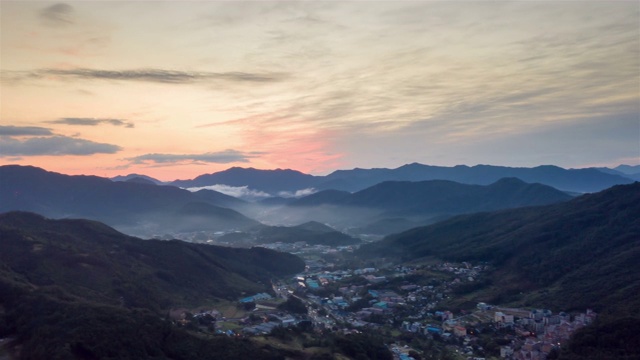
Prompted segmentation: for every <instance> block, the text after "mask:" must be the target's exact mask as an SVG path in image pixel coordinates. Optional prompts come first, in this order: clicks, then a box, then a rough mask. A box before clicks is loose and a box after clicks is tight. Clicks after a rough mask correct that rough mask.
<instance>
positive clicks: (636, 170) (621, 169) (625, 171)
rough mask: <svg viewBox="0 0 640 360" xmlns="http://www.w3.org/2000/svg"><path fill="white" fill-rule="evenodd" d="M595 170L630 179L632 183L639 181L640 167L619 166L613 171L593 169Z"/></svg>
mask: <svg viewBox="0 0 640 360" xmlns="http://www.w3.org/2000/svg"><path fill="white" fill-rule="evenodd" d="M595 169H597V170H599V171H602V172H604V173H607V174H612V175H618V176H622V177H626V178H629V179H632V180H634V181H640V165H636V166H629V165H619V166H616V167H615V168H613V169H610V168H606V167H605V168H595Z"/></svg>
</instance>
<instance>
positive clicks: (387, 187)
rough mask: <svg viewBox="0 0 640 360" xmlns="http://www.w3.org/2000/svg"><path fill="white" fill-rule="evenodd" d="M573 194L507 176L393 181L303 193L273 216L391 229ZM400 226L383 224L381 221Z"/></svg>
mask: <svg viewBox="0 0 640 360" xmlns="http://www.w3.org/2000/svg"><path fill="white" fill-rule="evenodd" d="M569 199H571V196H569V195H568V194H566V193H564V192H562V191H559V190H556V189H554V188H552V187H550V186H546V185H541V184H527V183H525V182H523V181H521V180H519V179H515V178H508V179H501V180H499V181H496V182H495V183H493V184H490V185H486V186H483V185H468V184H460V183H457V182H453V181H446V180H429V181H418V182H410V181H387V182H383V183H380V184H377V185H374V186H372V187H369V188H367V189H364V190H361V191H358V192H355V193H349V192H346V191H339V190H325V191H320V192H317V193H315V194H312V195H309V196H305V197H302V198H300V199H297V200H295V201H292V202H290V203H288V204H287V205H285V206H282V207H279V208H276V209H274V210H272V211H271V212H270V213H269V218H268V219H270V220H272V221H273V220H274V219H286V221H289V222H291V223H300V222H304V221H309V220H316V221H320V222H323V223H328V224H331V225H333V226H335V227H336V228H339V229H346V228H357V229H359V230H357V231H361V232H364V233H371V234H383V235H384V234H389V233H391V232H394V231H400V230H406V229H408V228H411V227H416V226H419V225H423V224H427V223H431V222H434V221H436V220H441V219H443V218H444V217H448V216H452V215H456V214H463V213H472V212H479V211H491V210H498V209H506V208H516V207H522V206H536V205H546V204H551V203H555V202H561V201H567V200H569ZM392 219H401V220H400V221H395V224H394V225H395V226H392V227H388V228H387V227H382V226H377V224H378V225H379V224H380V222H383V223H387V224H388V223H389V221H390V220H392Z"/></svg>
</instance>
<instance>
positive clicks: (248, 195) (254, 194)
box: [187, 184, 271, 201]
mask: <svg viewBox="0 0 640 360" xmlns="http://www.w3.org/2000/svg"><path fill="white" fill-rule="evenodd" d="M187 190H189V191H193V192H195V191H199V190H214V191H217V192H221V193H223V194H225V195H229V196H233V197H236V198H239V199H244V200H249V201H255V200H261V199H265V198H269V197H271V195H269V194H267V193H266V192H264V191H260V190H254V189H249V187H248V186H229V185H223V184H216V185H209V186H202V187H193V188H187Z"/></svg>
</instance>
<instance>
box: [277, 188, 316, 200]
mask: <svg viewBox="0 0 640 360" xmlns="http://www.w3.org/2000/svg"><path fill="white" fill-rule="evenodd" d="M316 192H318V190H316V189H314V188H306V189H302V190H297V191H280V192H279V193H278V196H280V197H283V198H301V197H303V196H309V195H311V194H315V193H316Z"/></svg>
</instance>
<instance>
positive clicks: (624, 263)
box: [358, 183, 640, 315]
mask: <svg viewBox="0 0 640 360" xmlns="http://www.w3.org/2000/svg"><path fill="white" fill-rule="evenodd" d="M358 254H359V255H360V256H362V257H364V258H368V257H371V256H374V257H388V258H396V259H401V260H403V261H416V260H418V259H425V258H429V257H436V258H439V259H443V260H448V261H472V262H476V263H477V262H487V263H488V264H491V266H492V267H493V268H494V269H495V271H494V272H493V273H492V275H491V279H490V281H489V283H488V284H485V285H486V286H484V287H483V288H482V289H481V291H479V290H478V289H477V288H475V289H473V290H474V291H476V292H475V293H473V294H471V295H470V297H469V299H473V300H475V301H486V302H489V303H502V304H505V303H510V302H511V303H514V304H518V305H524V306H527V304H538V306H548V307H549V308H555V309H566V310H577V309H585V308H594V309H596V311H607V312H613V313H616V314H618V315H620V314H627V315H628V314H637V313H638V312H639V311H640V298H638V296H637V294H638V293H640V273H638V271H636V267H637V259H638V258H639V257H640V183H634V184H631V185H619V186H614V187H612V188H610V189H607V190H605V191H602V192H599V193H596V194H587V195H582V196H579V197H577V198H575V199H573V200H571V201H568V202H562V203H557V204H552V205H547V206H540V207H529V208H521V209H513V210H508V211H497V212H487V213H479V214H471V215H461V216H457V217H454V218H452V219H449V220H446V221H442V222H439V223H437V224H434V225H430V226H427V227H420V228H415V229H412V230H409V231H407V232H404V233H400V234H396V235H391V236H389V237H387V238H385V239H384V240H382V241H380V242H377V243H373V244H370V245H365V246H363V247H361V248H360V250H359V252H358Z"/></svg>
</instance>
